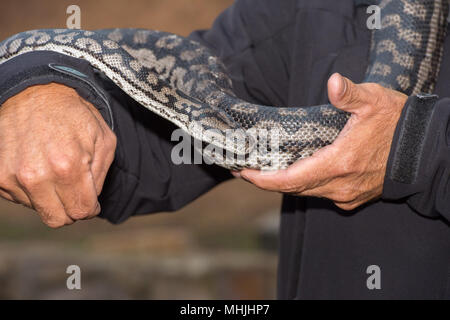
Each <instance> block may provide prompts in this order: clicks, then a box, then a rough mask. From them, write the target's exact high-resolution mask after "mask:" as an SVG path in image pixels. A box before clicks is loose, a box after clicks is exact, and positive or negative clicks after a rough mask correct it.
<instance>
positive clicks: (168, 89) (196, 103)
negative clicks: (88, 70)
mask: <svg viewBox="0 0 450 320" xmlns="http://www.w3.org/2000/svg"><path fill="white" fill-rule="evenodd" d="M380 8H381V17H382V20H381V28H380V29H377V30H374V31H373V35H372V42H371V49H370V57H369V65H368V69H367V73H366V77H365V80H364V82H375V83H379V84H381V85H383V86H385V87H388V88H392V89H394V90H399V91H401V92H404V93H405V94H407V95H411V94H417V93H420V92H422V93H431V92H433V90H434V85H435V81H436V79H437V75H438V72H439V67H440V63H441V58H442V53H443V42H444V38H445V33H446V28H447V20H446V19H447V13H448V3H447V0H383V1H381V3H380ZM324 41H326V40H324ZM31 51H54V52H59V53H61V54H65V55H69V56H72V57H75V58H80V59H85V60H87V61H88V62H89V63H90V64H91V65H92V66H93V67H94V68H96V69H98V70H100V71H101V72H103V74H104V75H106V77H108V78H109V79H110V80H112V81H113V82H114V83H115V84H116V85H117V86H118V87H120V88H121V89H122V90H123V91H124V92H125V93H126V94H128V95H129V96H130V97H132V98H133V99H135V100H136V101H137V102H139V103H140V104H141V105H142V106H144V107H146V108H147V109H149V110H151V111H152V112H154V113H156V114H158V115H159V116H161V117H163V118H165V119H167V120H169V121H171V122H172V123H174V124H175V125H176V126H178V127H179V128H181V129H182V130H184V131H185V132H186V133H188V134H189V135H190V136H192V137H193V138H194V139H196V141H200V142H201V143H200V146H199V147H198V144H197V149H199V151H201V152H203V154H204V156H205V157H206V158H207V159H209V160H210V161H212V162H214V163H216V164H218V165H221V166H223V167H226V168H230V169H240V168H244V167H248V168H257V169H264V168H271V169H280V168H286V167H287V166H289V165H290V164H292V163H293V162H294V161H296V160H298V159H301V158H305V157H308V156H311V155H312V154H313V153H314V152H315V151H317V150H318V149H320V148H322V147H324V146H326V145H329V144H331V143H332V142H333V141H334V140H335V139H336V137H337V136H338V134H339V132H340V131H341V130H342V129H343V127H344V126H345V124H346V122H347V120H348V119H349V117H350V115H349V114H348V113H346V112H344V111H341V110H339V109H337V108H335V107H333V106H332V105H321V106H311V107H271V106H262V105H256V104H251V103H248V102H245V101H242V100H241V99H239V98H238V97H236V96H235V95H234V94H233V88H232V82H231V80H230V78H229V77H228V76H227V71H226V69H225V67H224V65H223V64H222V63H221V62H220V60H219V59H218V58H217V57H216V56H215V55H214V54H213V53H212V52H210V51H209V50H208V49H207V48H205V47H203V46H202V45H200V44H198V43H196V42H193V41H191V40H188V39H186V38H183V37H180V36H177V35H173V34H169V33H165V32H158V31H149V30H141V29H115V30H98V31H82V30H70V29H52V30H35V31H27V32H23V33H20V34H17V35H15V36H13V37H11V38H9V39H7V40H5V41H3V42H2V43H0V64H1V63H4V62H6V61H8V60H10V59H12V58H14V57H16V56H18V55H21V54H24V53H27V52H31ZM0 94H1V93H0ZM273 132H275V133H276V134H273ZM211 146H212V147H211ZM275 149H276V152H274V150H275ZM218 150H219V151H218ZM261 150H262V152H261Z"/></svg>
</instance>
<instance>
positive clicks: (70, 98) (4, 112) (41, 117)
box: [0, 84, 116, 228]
mask: <svg viewBox="0 0 450 320" xmlns="http://www.w3.org/2000/svg"><path fill="white" fill-rule="evenodd" d="M115 147H116V137H115V135H114V133H113V132H112V131H111V130H110V129H109V127H108V125H107V124H106V123H105V121H104V120H103V118H102V116H101V115H100V113H99V112H98V110H97V109H96V108H95V107H94V106H92V105H91V104H90V103H88V102H86V101H85V100H83V99H82V98H81V97H80V96H79V95H78V94H77V93H76V91H75V90H73V89H71V88H68V87H66V86H63V85H58V84H49V85H45V86H34V87H30V88H28V89H26V90H24V91H23V92H21V93H20V94H18V95H16V96H15V97H12V98H11V99H9V100H8V101H6V102H5V103H4V104H3V105H2V106H1V107H0V196H1V197H3V198H5V199H7V200H10V201H13V202H16V203H21V204H23V205H25V206H27V207H30V208H33V209H35V210H36V211H37V212H38V213H39V214H40V216H41V218H42V221H43V222H44V223H46V224H47V225H48V226H50V227H53V228H57V227H61V226H64V225H68V224H72V223H73V222H74V221H75V220H80V219H87V218H92V217H94V216H96V215H97V214H98V213H99V212H100V205H99V203H98V201H97V197H98V195H99V194H100V192H101V190H102V186H103V183H104V180H105V177H106V173H107V172H108V169H109V167H110V165H111V163H112V161H113V158H114V152H115Z"/></svg>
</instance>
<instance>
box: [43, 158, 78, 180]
mask: <svg viewBox="0 0 450 320" xmlns="http://www.w3.org/2000/svg"><path fill="white" fill-rule="evenodd" d="M49 161H50V165H51V168H52V170H53V173H54V174H55V175H56V176H57V177H62V178H64V177H68V176H70V175H72V173H73V170H74V169H75V167H76V165H77V159H76V157H75V156H74V155H58V156H53V157H51V158H50V159H49Z"/></svg>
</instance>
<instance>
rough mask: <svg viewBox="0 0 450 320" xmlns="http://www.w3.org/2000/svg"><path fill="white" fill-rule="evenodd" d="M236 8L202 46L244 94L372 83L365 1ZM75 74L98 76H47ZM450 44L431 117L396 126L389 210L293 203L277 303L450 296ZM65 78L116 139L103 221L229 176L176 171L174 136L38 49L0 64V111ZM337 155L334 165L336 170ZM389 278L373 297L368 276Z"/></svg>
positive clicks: (176, 201)
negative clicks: (375, 270)
mask: <svg viewBox="0 0 450 320" xmlns="http://www.w3.org/2000/svg"><path fill="white" fill-rule="evenodd" d="M360 2H361V4H359V5H357V6H356V5H355V4H354V2H353V1H351V0H341V1H333V0H314V1H310V0H283V1H277V0H273V1H270V0H240V1H236V3H235V4H234V5H233V6H232V7H230V8H229V9H228V10H226V11H225V12H224V13H223V14H222V15H220V16H219V17H218V19H217V20H216V22H215V23H214V25H213V27H212V28H211V29H210V30H208V31H197V32H194V33H193V34H192V35H191V38H192V39H195V40H197V41H200V42H202V43H203V44H205V45H206V46H208V47H210V48H212V49H213V50H214V51H215V52H216V53H217V54H218V55H219V56H220V57H221V59H222V61H224V63H225V64H226V66H227V68H228V71H229V73H230V75H231V77H232V80H233V83H234V88H235V92H236V94H237V95H238V96H240V97H241V98H243V99H245V100H248V101H252V102H257V103H261V104H268V105H275V106H308V105H317V104H320V103H326V102H327V92H326V80H327V78H328V77H329V76H330V75H331V74H332V73H333V72H340V73H341V74H343V75H344V76H346V77H348V78H350V79H352V80H353V81H355V82H360V81H362V80H363V78H364V73H365V70H366V67H367V63H368V54H369V45H370V31H369V30H368V29H367V28H366V19H367V17H368V16H367V14H366V12H365V11H366V10H365V9H366V6H365V5H364V4H363V2H364V1H360ZM50 63H58V64H62V65H65V66H69V67H72V68H73V69H75V70H78V71H80V72H82V73H84V74H86V75H88V80H84V81H81V80H80V79H78V78H76V77H74V76H71V75H70V74H61V73H59V72H57V71H55V70H54V69H51V68H49V67H48V65H49V64H50ZM449 70H450V38H449V37H447V39H446V43H445V53H444V61H443V63H442V68H441V73H440V77H439V80H438V83H437V88H436V93H437V94H439V95H440V97H441V99H440V100H438V102H437V103H436V104H435V105H434V107H433V108H432V109H428V111H427V112H424V111H423V109H420V108H417V106H414V105H413V104H412V103H411V101H410V100H409V101H408V103H407V105H406V106H405V108H404V111H403V113H402V117H401V119H400V122H399V124H398V126H397V130H396V133H395V137H394V141H393V145H392V150H391V154H390V156H389V163H388V170H387V173H386V177H385V185H384V192H383V197H382V200H379V201H377V202H374V203H371V204H367V205H365V206H363V207H361V208H358V209H356V210H354V211H352V212H343V211H341V210H339V209H337V208H336V207H335V206H334V205H333V204H332V203H331V202H330V201H327V200H323V199H314V198H299V197H292V196H285V197H284V200H283V206H282V215H281V216H282V218H281V241H280V263H279V286H278V296H279V298H282V299H293V298H299V299H305V298H368V299H376V298H433V299H434V298H450V228H449V220H450V100H449V99H447V98H445V97H450V89H449V88H450V72H448V71H449ZM49 82H60V83H64V84H66V85H69V86H71V87H74V88H75V89H77V91H78V92H79V93H80V95H82V96H83V97H85V98H86V99H88V100H89V101H92V102H93V103H94V104H95V105H96V106H97V107H98V108H99V109H100V111H101V112H102V115H103V116H104V118H105V120H106V121H107V122H108V123H109V124H110V125H112V123H113V122H114V131H115V133H116V135H117V137H118V148H117V152H116V158H115V160H114V163H113V165H112V167H111V169H110V171H109V173H108V177H107V180H106V183H105V187H104V191H103V193H102V195H101V199H100V200H101V205H102V208H103V211H102V213H101V216H102V217H104V218H106V219H108V220H109V221H111V222H113V223H118V222H121V221H124V220H125V219H127V218H129V217H130V216H132V215H136V214H144V213H152V212H160V211H171V210H176V209H178V208H180V207H181V206H183V205H185V204H187V203H189V202H190V201H193V200H194V199H195V198H197V197H198V196H199V195H201V194H203V193H205V192H206V191H208V190H209V189H211V188H212V187H213V186H215V185H217V184H218V183H220V182H221V181H224V180H226V179H228V178H230V174H229V173H228V172H227V171H226V170H224V169H221V168H219V167H215V166H207V165H174V164H173V163H172V162H171V160H170V152H171V148H172V146H173V142H170V134H171V132H172V130H173V129H174V127H173V126H172V125H171V124H170V123H168V122H167V121H165V120H162V119H160V118H158V117H157V116H155V115H153V114H152V113H150V112H148V111H146V110H145V109H144V108H142V107H140V106H139V105H137V103H136V102H134V101H133V100H132V99H130V98H129V97H127V96H126V95H125V94H123V92H122V91H121V90H120V89H119V88H118V87H116V86H115V85H114V84H112V83H111V82H110V81H109V80H107V79H105V78H104V77H103V76H102V74H100V73H99V72H98V71H96V70H95V69H93V68H92V67H91V66H90V65H88V64H87V63H86V62H84V61H82V60H78V59H73V58H69V57H66V56H62V55H59V54H55V53H49V52H43V53H42V52H41V53H29V54H25V55H23V56H20V57H18V58H15V59H13V60H11V61H9V62H8V63H6V64H4V65H2V66H0V95H1V96H0V103H2V102H4V101H5V99H7V98H8V97H10V96H12V95H14V94H15V93H17V92H20V91H21V90H23V89H24V88H26V87H27V86H30V85H32V84H37V83H40V84H42V83H49ZM338 160H339V159H337V161H338ZM371 265H377V266H379V267H380V270H381V289H380V290H369V289H368V287H367V283H366V282H367V279H368V277H369V276H370V274H368V273H367V272H366V271H367V268H368V267H369V266H371Z"/></svg>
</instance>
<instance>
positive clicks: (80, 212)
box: [55, 171, 100, 220]
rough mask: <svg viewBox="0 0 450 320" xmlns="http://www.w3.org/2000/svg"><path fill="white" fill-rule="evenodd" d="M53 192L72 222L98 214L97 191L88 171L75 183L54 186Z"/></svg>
mask: <svg viewBox="0 0 450 320" xmlns="http://www.w3.org/2000/svg"><path fill="white" fill-rule="evenodd" d="M55 192H56V194H57V196H58V198H59V200H60V202H61V203H62V205H63V208H64V211H65V214H66V215H67V216H68V217H70V218H71V219H72V220H85V219H90V218H93V217H95V216H96V215H98V214H99V213H100V204H99V203H98V200H97V190H96V187H95V182H94V179H93V176H92V174H91V172H90V171H87V172H85V173H84V174H83V175H82V176H80V177H79V179H77V180H76V181H73V182H69V183H60V184H58V185H56V186H55Z"/></svg>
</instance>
